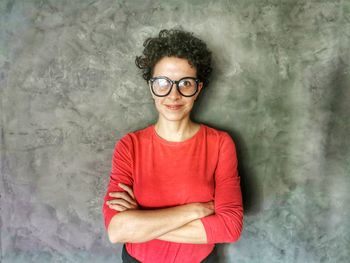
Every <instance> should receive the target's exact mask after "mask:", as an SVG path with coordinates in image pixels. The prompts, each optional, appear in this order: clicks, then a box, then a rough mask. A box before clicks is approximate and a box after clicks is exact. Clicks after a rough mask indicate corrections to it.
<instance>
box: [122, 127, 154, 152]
mask: <svg viewBox="0 0 350 263" xmlns="http://www.w3.org/2000/svg"><path fill="white" fill-rule="evenodd" d="M152 128H153V125H149V126H147V127H144V128H141V129H138V130H134V131H131V132H128V133H126V134H125V135H123V136H122V137H121V138H120V139H119V140H118V141H117V143H116V144H117V145H118V144H119V145H123V146H125V147H128V148H131V147H132V146H133V145H135V144H137V143H138V142H140V141H143V140H148V139H149V138H150V137H151V135H152Z"/></svg>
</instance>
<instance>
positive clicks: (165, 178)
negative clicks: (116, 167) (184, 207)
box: [134, 147, 215, 208]
mask: <svg viewBox="0 0 350 263" xmlns="http://www.w3.org/2000/svg"><path fill="white" fill-rule="evenodd" d="M138 158H139V161H138V160H135V164H136V165H135V169H134V193H135V197H136V199H137V201H138V203H139V204H140V205H141V206H142V207H144V208H155V207H157V208H161V207H169V206H175V205H181V204H186V203H191V202H207V201H210V200H212V199H213V198H214V187H215V180H214V172H215V165H213V164H214V163H215V160H214V161H213V160H212V158H208V153H207V151H206V150H205V149H199V148H198V147H196V148H188V149H185V150H184V149H181V150H179V149H174V148H169V147H164V148H157V149H155V148H153V149H152V147H149V148H147V149H145V151H143V152H142V153H140V154H139V156H138ZM141 158H142V160H141Z"/></svg>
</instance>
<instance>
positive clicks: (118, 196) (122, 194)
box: [109, 192, 136, 204]
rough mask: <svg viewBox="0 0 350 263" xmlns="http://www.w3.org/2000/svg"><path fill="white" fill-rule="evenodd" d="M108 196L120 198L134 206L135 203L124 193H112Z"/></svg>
mask: <svg viewBox="0 0 350 263" xmlns="http://www.w3.org/2000/svg"><path fill="white" fill-rule="evenodd" d="M109 196H112V197H116V198H122V199H124V200H126V201H128V202H129V203H133V204H136V201H135V200H133V199H131V197H130V195H129V194H127V193H125V192H112V193H110V194H109Z"/></svg>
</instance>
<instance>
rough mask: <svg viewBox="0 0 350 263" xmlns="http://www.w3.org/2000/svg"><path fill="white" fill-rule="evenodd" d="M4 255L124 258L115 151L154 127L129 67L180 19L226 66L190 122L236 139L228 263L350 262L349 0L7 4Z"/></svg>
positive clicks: (0, 105)
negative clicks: (109, 189) (109, 229)
mask: <svg viewBox="0 0 350 263" xmlns="http://www.w3.org/2000/svg"><path fill="white" fill-rule="evenodd" d="M0 23H1V24H0V96H1V100H0V111H1V115H0V117H1V120H0V121H1V122H0V124H1V137H0V147H1V185H0V187H1V188H0V190H1V221H0V223H1V239H0V247H1V260H2V262H6V263H7V262H121V260H120V259H119V258H120V249H121V246H120V245H111V244H109V242H108V239H107V236H106V233H105V232H104V226H103V219H102V215H101V208H102V202H103V195H104V192H105V190H106V186H107V182H108V177H109V170H110V164H111V157H112V152H113V147H114V144H115V142H116V141H117V140H118V139H119V138H120V137H121V136H123V135H124V134H125V133H126V132H129V131H132V130H136V129H139V128H142V127H145V126H147V125H149V124H151V123H153V122H155V120H156V111H155V109H154V106H153V104H152V99H151V96H150V94H149V91H148V88H147V87H146V85H145V82H144V81H143V80H142V79H141V76H140V73H139V72H138V71H137V69H136V67H135V66H134V57H135V55H137V54H139V53H140V52H141V50H142V42H143V39H144V38H145V37H146V36H149V35H154V34H155V33H157V32H158V31H159V30H160V29H162V28H170V27H173V26H176V25H182V26H183V28H184V29H187V30H191V31H194V32H195V33H196V34H197V35H198V36H199V37H201V38H203V39H204V40H205V41H207V43H208V45H209V47H210V48H211V49H212V51H213V52H214V56H215V67H216V69H215V71H214V78H213V80H212V83H211V86H210V87H208V89H207V90H205V91H204V92H203V94H201V97H200V99H199V101H198V103H197V105H196V108H195V110H194V115H193V117H194V119H195V120H197V121H201V122H204V123H207V124H209V125H212V126H214V127H217V128H221V129H225V130H227V131H229V132H230V134H231V135H232V136H233V138H234V140H235V141H236V143H237V149H238V158H239V162H240V165H239V169H240V174H241V176H242V187H243V192H244V203H245V225H244V232H243V235H242V237H241V239H240V241H239V242H237V243H235V244H230V245H224V246H221V247H220V253H221V255H222V258H223V262H269V263H271V262H272V263H273V262H349V261H348V260H349V257H350V251H349V248H350V223H349V222H350V220H349V218H350V206H349V203H350V194H349V189H350V178H349V175H350V140H349V134H350V122H349V112H350V89H349V85H350V77H349V59H350V48H349V46H350V45H349V44H350V41H349V39H350V1H348V0H343V1H342V0H333V1H327V0H323V1H320V0H300V1H296V0H295V1H292V0H291V1H287V0H284V1H282V0H265V1H261V0H255V1H247V0H244V1H228V0H226V1H224V0H223V1H203V0H197V1H187V2H186V3H185V1H181V4H180V1H102V0H101V1H95V0H89V1H86V0H80V1H68V0H66V1H60V0H50V1H44V0H42V1H39V0H27V1H26V0H22V1H10V0H1V1H0Z"/></svg>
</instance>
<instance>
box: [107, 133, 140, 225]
mask: <svg viewBox="0 0 350 263" xmlns="http://www.w3.org/2000/svg"><path fill="white" fill-rule="evenodd" d="M130 137H131V136H129V135H128V134H127V135H126V136H124V137H123V138H122V139H121V140H119V141H118V142H117V143H116V144H115V147H114V152H113V156H112V167H111V172H110V176H109V183H108V186H107V191H106V194H105V197H104V200H103V207H102V212H103V216H104V222H105V228H106V230H107V229H108V225H109V223H110V221H111V219H112V217H113V216H115V215H116V214H118V213H119V211H116V210H114V209H111V208H109V207H108V205H107V204H106V202H107V201H109V200H112V199H115V197H110V196H109V193H110V192H123V191H125V190H123V189H122V188H120V187H119V186H118V183H123V184H126V185H128V186H130V187H132V186H133V176H132V170H133V169H132V166H133V162H132V139H131V138H130Z"/></svg>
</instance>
